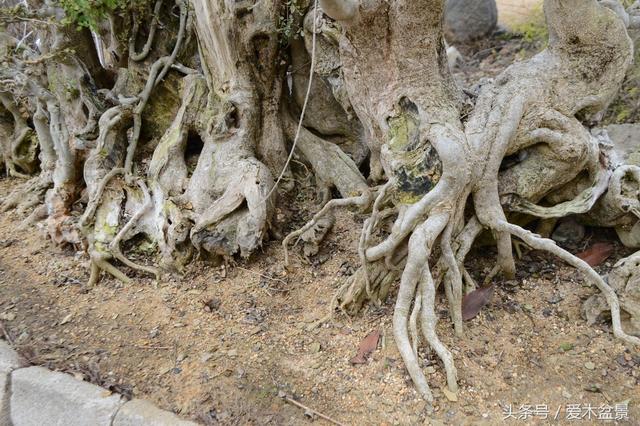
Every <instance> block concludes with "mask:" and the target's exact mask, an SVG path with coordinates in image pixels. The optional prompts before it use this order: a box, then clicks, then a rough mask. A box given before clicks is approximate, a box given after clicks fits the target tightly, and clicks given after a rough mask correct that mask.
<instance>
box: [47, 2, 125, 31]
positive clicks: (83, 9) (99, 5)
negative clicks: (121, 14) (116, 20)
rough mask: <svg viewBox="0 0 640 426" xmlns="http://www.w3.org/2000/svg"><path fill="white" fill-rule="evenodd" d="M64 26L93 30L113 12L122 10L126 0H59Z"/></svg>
mask: <svg viewBox="0 0 640 426" xmlns="http://www.w3.org/2000/svg"><path fill="white" fill-rule="evenodd" d="M60 5H61V6H62V8H63V9H64V11H65V15H66V16H65V19H64V23H65V24H69V25H71V24H75V25H77V26H78V27H79V28H91V29H95V28H96V27H97V26H98V23H99V22H100V21H102V20H103V19H105V18H106V17H107V16H109V15H110V14H112V13H114V12H115V11H117V10H119V9H122V8H124V7H125V6H126V5H127V0H61V1H60Z"/></svg>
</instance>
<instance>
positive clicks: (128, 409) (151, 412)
mask: <svg viewBox="0 0 640 426" xmlns="http://www.w3.org/2000/svg"><path fill="white" fill-rule="evenodd" d="M174 425H175V426H192V425H193V426H195V425H196V423H193V422H189V421H186V420H181V419H180V418H179V417H178V416H176V415H175V414H173V413H171V412H169V411H164V410H161V409H159V408H158V407H156V406H155V405H153V404H152V403H150V402H149V401H145V400H143V399H134V400H132V401H129V402H127V403H126V404H124V405H123V406H122V407H121V408H120V410H118V414H116V418H115V419H114V421H113V426H174Z"/></svg>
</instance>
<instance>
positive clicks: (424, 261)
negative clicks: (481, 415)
mask: <svg viewBox="0 0 640 426" xmlns="http://www.w3.org/2000/svg"><path fill="white" fill-rule="evenodd" d="M449 217H450V215H449V214H448V213H435V214H433V215H431V216H430V217H429V218H428V219H427V220H426V221H425V222H424V223H423V224H421V225H419V226H418V227H417V228H416V230H415V231H414V232H413V234H412V235H411V238H410V239H409V254H408V258H407V263H406V265H405V267H404V272H403V273H402V279H401V281H400V289H399V291H398V296H397V299H396V306H395V310H394V313H393V334H394V337H395V341H396V344H397V345H398V350H399V351H400V355H401V356H402V359H403V360H404V363H405V366H406V367H407V370H408V371H409V375H410V376H411V378H412V380H413V383H414V385H415V386H416V389H417V391H418V393H419V394H420V395H422V396H423V397H424V398H425V399H426V400H427V401H433V395H432V393H431V390H430V389H429V384H428V383H427V379H426V377H425V375H424V373H423V372H422V369H421V368H420V365H419V364H418V358H417V356H416V354H415V353H414V350H413V346H412V344H411V341H410V339H409V334H408V331H409V330H408V326H409V324H408V322H409V317H410V308H411V304H412V302H413V300H414V298H415V294H416V287H417V286H418V284H419V283H422V284H423V286H424V289H423V290H424V291H423V292H422V297H423V300H422V304H423V307H422V316H421V320H422V327H423V333H425V338H426V339H427V341H429V340H430V339H432V338H433V336H432V334H431V332H430V331H429V330H428V329H427V330H425V327H430V326H432V325H434V324H435V323H434V322H431V321H433V320H434V319H431V320H428V319H427V318H426V316H428V315H429V312H428V309H429V307H428V305H429V304H430V303H431V304H433V303H435V286H434V285H433V281H432V280H431V281H430V277H431V273H430V271H429V265H428V259H429V255H430V254H431V250H432V249H433V246H434V244H435V241H436V238H438V236H439V235H440V234H441V233H442V231H443V230H444V228H445V227H446V226H447V222H448V220H449ZM429 344H432V341H429ZM436 345H437V344H436ZM456 389H457V385H456V387H454V388H452V392H455V391H456Z"/></svg>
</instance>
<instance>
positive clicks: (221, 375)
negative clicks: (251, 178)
mask: <svg viewBox="0 0 640 426" xmlns="http://www.w3.org/2000/svg"><path fill="white" fill-rule="evenodd" d="M499 50H500V49H498V51H499ZM510 51H511V52H514V53H513V54H514V55H516V54H520V53H519V52H520V48H519V47H518V46H516V47H513V46H512V47H510ZM479 52H482V50H479ZM487 52H488V53H486V54H485V53H482V54H480V55H478V56H477V57H474V58H472V60H471V61H470V62H468V63H467V68H463V71H464V70H466V71H464V75H463V76H460V78H461V79H462V80H464V79H465V78H466V77H468V78H471V77H474V78H475V73H473V74H474V75H471V74H472V71H470V70H471V65H473V67H475V68H474V69H478V67H480V66H486V68H487V70H485V71H484V73H485V75H495V73H497V71H498V70H499V69H500V68H501V64H497V65H496V63H495V61H489V59H488V58H487V57H488V56H489V55H494V56H495V54H496V52H497V51H496V49H495V48H493V47H490V48H489V50H488V51H487ZM508 60H509V59H508V58H507V59H505V62H507V61H508ZM473 61H475V63H474V62H473ZM469 64H471V65H469ZM482 64H485V65H482ZM502 68H503V67H502ZM20 183H21V181H20V180H17V179H4V180H0V198H3V197H4V196H6V195H7V194H8V193H9V192H10V191H11V190H12V189H14V188H15V187H16V186H17V185H19V184H20ZM297 197H298V200H291V202H290V203H288V204H289V205H290V206H294V205H298V206H303V207H300V210H295V207H290V210H288V211H287V212H281V213H280V216H281V217H280V220H281V222H282V224H283V225H282V228H283V229H282V232H287V231H289V230H291V229H294V228H297V227H299V226H300V225H301V224H302V223H303V221H304V220H305V219H306V218H309V217H310V216H311V214H312V212H314V211H316V209H317V206H315V205H314V204H313V203H312V202H310V201H309V199H311V198H313V196H312V195H311V194H310V193H309V192H308V191H306V190H300V191H298V194H297ZM287 218H293V219H292V220H287ZM364 218H365V216H363V215H361V214H358V213H356V212H342V213H340V214H339V217H338V220H337V225H336V226H335V228H334V230H333V232H331V234H330V236H329V238H328V240H327V241H326V242H325V243H324V245H323V247H322V249H321V251H320V253H319V254H318V255H317V256H316V257H314V258H313V259H312V261H311V263H308V262H306V261H304V260H303V259H302V258H300V257H295V256H294V261H293V268H292V269H291V270H289V271H286V270H285V269H284V267H283V251H282V248H281V247H280V244H279V243H278V242H276V241H271V242H268V243H266V244H265V246H264V249H263V251H262V253H259V254H257V255H255V256H253V257H252V258H251V259H250V260H249V261H238V263H235V264H229V265H226V266H225V265H222V266H213V265H212V264H211V263H210V262H205V261H196V262H194V263H192V264H191V265H190V266H189V267H188V268H187V270H186V271H185V274H184V275H183V276H179V277H178V276H167V277H164V278H163V279H162V280H161V281H160V282H158V283H154V281H153V280H152V279H150V278H149V277H145V276H143V275H139V274H136V273H134V272H132V271H130V270H126V269H123V270H124V271H125V272H127V274H128V275H129V276H131V277H135V280H134V283H133V284H132V285H128V286H125V285H123V284H121V283H119V282H116V281H115V280H113V279H112V278H110V277H108V276H104V275H103V277H102V279H101V281H100V282H99V284H98V285H97V286H96V287H95V288H92V289H90V290H89V291H84V290H83V288H82V285H83V284H84V283H85V282H86V281H87V280H88V277H89V276H88V258H87V256H86V254H85V253H83V252H82V251H81V250H80V251H76V249H73V248H69V247H67V248H61V247H56V246H54V245H53V244H52V243H51V241H49V240H47V238H46V237H45V232H44V230H43V229H42V226H40V227H32V228H30V229H29V230H28V231H26V232H25V231H18V230H17V224H18V223H19V221H20V219H22V217H18V215H17V214H16V213H13V212H9V213H5V214H2V215H0V323H1V324H2V326H3V330H2V332H0V334H4V338H6V339H8V340H11V341H12V343H13V344H14V346H15V347H16V348H17V349H18V350H19V351H20V353H21V354H22V355H23V356H24V357H25V358H26V359H27V360H28V361H29V362H31V363H33V364H37V365H44V366H46V367H48V368H51V369H55V370H60V371H66V372H70V373H72V374H75V375H76V376H77V377H80V378H82V379H84V380H88V381H91V382H94V383H97V384H100V385H103V386H106V387H109V388H110V389H112V390H113V391H117V392H121V393H124V394H125V395H128V396H133V397H137V398H145V399H148V400H150V401H152V402H154V403H156V404H157V405H159V406H160V407H161V408H164V409H167V410H171V411H174V412H176V413H178V414H179V415H181V416H182V417H184V418H188V419H193V420H196V421H198V422H201V423H204V424H224V425H231V424H242V425H245V424H255V425H263V424H265V425H266V424H271V425H303V424H311V423H315V424H328V423H327V422H326V421H325V420H323V419H320V418H318V417H316V416H314V415H313V414H311V413H305V410H304V409H300V408H298V407H296V406H294V405H292V404H291V403H289V402H287V401H285V399H284V398H283V396H288V397H291V398H293V399H295V400H296V401H299V402H300V403H301V404H303V405H305V406H307V407H309V408H312V409H314V410H317V411H319V412H321V413H323V414H325V415H327V416H330V417H332V418H334V419H336V420H338V421H340V422H341V423H342V424H345V425H346V424H349V425H420V424H424V425H429V424H431V425H441V424H447V425H494V424H501V423H504V422H505V421H504V417H505V413H506V412H508V410H509V407H510V406H511V408H512V410H513V411H518V409H519V408H520V407H521V406H522V405H533V406H535V405H546V406H547V408H548V410H549V419H547V420H544V419H542V418H541V417H540V416H538V417H528V418H526V419H522V420H513V419H508V420H507V421H506V422H507V423H509V424H547V423H553V424H574V423H575V422H578V423H582V424H593V423H596V420H595V419H594V418H593V417H592V419H591V420H589V419H588V418H587V417H585V418H583V419H582V420H567V419H566V416H567V408H568V407H570V405H569V404H579V405H580V406H581V407H586V406H588V404H591V406H592V407H600V406H601V405H603V404H604V405H609V406H614V405H615V404H616V403H623V402H628V403H629V411H628V419H627V420H626V421H622V422H611V423H625V424H636V425H637V424H640V354H639V353H638V351H637V348H630V347H627V346H625V345H624V344H623V343H621V342H620V341H618V340H616V339H614V338H613V336H612V333H611V329H610V326H609V325H607V324H606V323H601V324H597V325H595V326H588V325H587V324H586V321H585V320H584V319H583V318H582V314H581V305H582V302H583V301H584V300H585V299H586V298H588V297H589V296H591V295H593V294H595V293H596V292H597V289H595V288H593V287H590V286H589V285H587V283H585V280H584V279H583V277H582V276H581V275H580V274H578V273H577V272H576V271H574V270H573V269H572V268H569V267H567V266H565V265H563V264H561V263H560V262H557V261H556V260H555V259H553V258H551V257H549V256H546V255H543V254H541V253H538V252H532V251H526V250H525V252H524V255H523V257H522V258H521V259H519V260H518V271H519V273H518V277H517V279H515V280H512V281H504V280H503V281H500V280H497V281H496V282H495V284H496V291H495V294H494V296H493V300H492V302H491V303H490V304H489V305H487V306H486V307H485V308H484V309H483V310H482V312H481V313H480V314H479V315H478V316H477V317H476V318H474V319H473V320H471V321H469V322H467V323H466V330H465V336H464V338H462V339H460V338H456V337H455V336H454V335H453V330H452V327H451V323H450V321H449V320H448V317H447V308H446V303H445V300H444V297H443V295H440V297H439V302H438V313H439V315H440V318H441V321H440V322H439V327H438V328H439V333H440V336H441V338H442V340H443V342H444V343H445V344H446V345H447V346H448V347H449V348H451V350H452V352H453V354H454V357H455V360H456V365H457V368H458V373H459V378H460V379H459V383H460V392H459V394H458V395H457V399H458V400H457V401H451V400H450V399H449V398H447V396H446V395H445V394H444V392H443V391H442V388H443V386H444V385H445V377H444V374H443V368H442V365H441V363H440V361H439V360H438V358H437V357H436V356H434V354H431V353H429V351H428V350H427V349H426V347H424V345H423V346H422V347H421V349H420V352H421V359H422V360H423V363H424V365H423V367H424V369H425V371H426V372H427V373H428V380H429V383H430V385H431V386H432V388H433V389H434V394H435V397H436V400H435V402H434V404H433V406H428V405H427V404H426V403H425V402H424V401H423V400H421V398H420V397H419V396H418V395H417V394H416V392H415V391H414V390H413V387H412V385H411V380H410V378H409V376H408V374H407V372H406V370H405V368H404V366H403V363H402V359H401V358H400V355H399V353H398V351H397V349H396V348H395V344H394V342H393V335H392V332H391V316H392V312H393V302H394V300H395V293H392V294H391V295H390V297H389V300H388V301H387V302H386V304H384V305H383V306H381V307H370V308H367V309H366V310H365V311H364V312H362V313H361V314H360V315H358V316H357V317H355V318H348V317H344V316H341V315H337V316H336V317H335V319H334V320H332V321H329V322H328V323H326V324H325V325H324V326H322V327H319V328H315V329H312V330H309V326H310V325H311V324H313V323H314V322H315V321H317V320H318V319H319V318H322V317H323V316H325V315H326V314H327V309H328V305H329V302H330V300H331V298H332V297H333V295H334V293H335V292H336V290H337V289H338V287H340V285H341V284H342V283H343V282H344V280H345V279H346V277H347V276H349V275H350V274H351V273H353V271H354V270H355V268H357V266H358V259H357V256H356V255H355V252H356V250H355V247H356V246H357V239H358V237H359V230H360V229H361V227H362V222H363V220H364ZM605 234H606V233H605ZM605 236H606V235H605ZM601 238H603V234H601V233H596V234H595V236H594V234H593V233H591V234H590V236H589V237H588V238H587V240H585V241H584V242H582V243H581V247H575V248H573V250H574V251H575V250H579V249H582V248H585V247H588V246H589V245H591V244H592V243H593V242H594V241H596V240H598V239H601ZM628 254H630V252H629V250H626V249H624V248H623V247H622V246H620V245H619V244H617V245H616V249H615V252H614V254H613V256H612V257H611V258H610V259H609V260H607V261H606V262H605V263H604V264H603V265H601V266H600V267H599V270H600V272H602V273H606V271H607V270H608V269H610V268H611V266H612V265H613V264H614V263H615V261H616V260H617V259H618V258H621V257H624V256H626V255H628ZM141 257H142V255H141ZM494 259H495V252H494V251H493V250H492V249H489V248H484V249H480V250H478V251H477V252H476V253H474V254H473V256H471V258H470V260H469V262H468V265H467V266H468V269H469V270H470V271H471V273H472V274H473V275H474V277H476V278H477V279H479V280H481V279H482V277H483V276H484V275H485V274H486V273H487V272H488V271H489V270H490V269H491V267H492V266H493V263H492V262H494ZM138 260H140V259H138ZM374 330H379V331H380V332H381V335H382V338H381V339H380V343H379V345H378V347H377V349H376V350H375V351H374V352H373V353H372V355H371V357H370V360H369V361H368V362H367V363H366V364H363V365H355V366H354V365H351V364H350V362H349V360H350V359H351V358H352V357H354V356H355V355H356V352H357V349H358V347H359V345H360V342H361V341H362V340H363V339H364V338H365V337H366V336H367V335H368V334H369V333H370V332H372V331H374ZM558 409H560V413H559V415H558V420H551V419H552V418H553V417H554V416H555V413H556V411H557V410H558ZM596 412H597V411H596Z"/></svg>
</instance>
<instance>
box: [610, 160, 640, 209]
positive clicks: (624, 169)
mask: <svg viewBox="0 0 640 426" xmlns="http://www.w3.org/2000/svg"><path fill="white" fill-rule="evenodd" d="M627 176H631V177H632V178H633V179H634V180H635V181H636V182H637V183H638V184H639V187H640V167H638V166H633V165H625V166H620V167H618V168H616V170H615V171H614V172H613V177H612V179H611V182H610V184H609V192H610V194H611V197H613V199H614V201H615V203H616V205H617V207H618V208H619V209H620V210H622V211H624V212H631V213H633V214H634V215H636V216H637V217H638V218H639V219H640V190H636V191H635V194H631V197H625V196H623V195H622V183H623V180H624V179H625V178H626V177H627Z"/></svg>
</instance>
